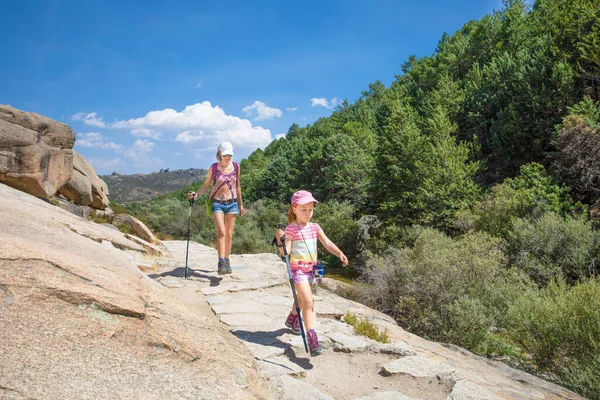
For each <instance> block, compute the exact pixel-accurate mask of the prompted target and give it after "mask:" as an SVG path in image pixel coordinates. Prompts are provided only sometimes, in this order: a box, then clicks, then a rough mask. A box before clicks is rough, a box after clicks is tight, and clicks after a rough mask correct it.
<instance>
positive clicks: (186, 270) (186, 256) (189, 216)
mask: <svg viewBox="0 0 600 400" xmlns="http://www.w3.org/2000/svg"><path fill="white" fill-rule="evenodd" d="M193 205H194V199H190V209H189V211H188V239H187V246H186V248H185V272H184V273H183V277H184V279H187V276H188V266H187V264H188V250H189V249H190V220H191V219H192V206H193Z"/></svg>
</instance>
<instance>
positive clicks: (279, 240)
mask: <svg viewBox="0 0 600 400" xmlns="http://www.w3.org/2000/svg"><path fill="white" fill-rule="evenodd" d="M284 234H285V232H284V231H283V230H282V229H277V232H275V237H276V238H277V243H279V244H281V237H282V236H283V235H284Z"/></svg>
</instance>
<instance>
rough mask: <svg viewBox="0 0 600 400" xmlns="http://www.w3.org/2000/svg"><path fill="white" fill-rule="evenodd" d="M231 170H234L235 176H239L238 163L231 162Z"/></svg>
mask: <svg viewBox="0 0 600 400" xmlns="http://www.w3.org/2000/svg"><path fill="white" fill-rule="evenodd" d="M233 170H234V171H235V176H237V177H238V178H239V177H240V164H238V163H236V162H235V161H234V162H233Z"/></svg>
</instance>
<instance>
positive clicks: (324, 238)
mask: <svg viewBox="0 0 600 400" xmlns="http://www.w3.org/2000/svg"><path fill="white" fill-rule="evenodd" d="M317 238H318V239H319V242H321V244H322V245H323V246H324V247H325V248H326V249H327V251H328V252H330V253H331V254H333V255H336V256H337V257H338V258H339V259H340V261H341V262H342V265H343V266H344V267H346V266H348V258H347V257H346V255H345V254H344V253H343V252H342V251H341V250H340V249H339V248H338V247H337V246H336V245H335V243H333V242H332V241H331V240H329V238H328V237H327V235H325V232H323V230H322V229H321V230H320V231H319V235H318V236H317Z"/></svg>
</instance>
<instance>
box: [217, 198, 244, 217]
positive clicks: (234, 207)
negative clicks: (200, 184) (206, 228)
mask: <svg viewBox="0 0 600 400" xmlns="http://www.w3.org/2000/svg"><path fill="white" fill-rule="evenodd" d="M212 212H213V214H218V213H221V214H239V213H240V208H239V206H238V202H237V201H234V202H233V203H229V204H226V203H219V202H218V201H214V200H213V203H212Z"/></svg>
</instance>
